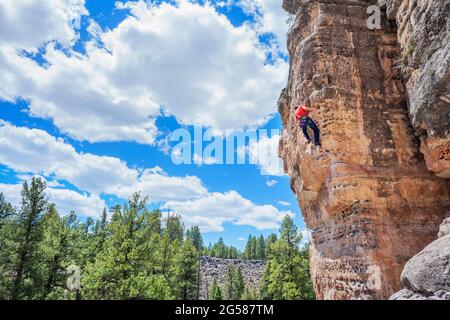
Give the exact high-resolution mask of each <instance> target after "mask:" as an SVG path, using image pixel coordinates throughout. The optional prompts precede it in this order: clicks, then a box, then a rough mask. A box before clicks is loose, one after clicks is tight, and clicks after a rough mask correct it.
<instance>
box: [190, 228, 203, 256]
mask: <svg viewBox="0 0 450 320" xmlns="http://www.w3.org/2000/svg"><path fill="white" fill-rule="evenodd" d="M188 232H189V236H186V238H187V239H189V240H190V241H191V242H192V244H193V245H194V247H195V249H196V250H197V251H198V252H202V251H203V238H202V234H201V233H200V228H199V227H198V226H192V227H191V229H190V230H188Z"/></svg>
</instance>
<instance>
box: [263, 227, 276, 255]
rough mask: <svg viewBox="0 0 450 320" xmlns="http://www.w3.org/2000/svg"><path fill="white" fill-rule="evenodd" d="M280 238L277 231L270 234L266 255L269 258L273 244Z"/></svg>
mask: <svg viewBox="0 0 450 320" xmlns="http://www.w3.org/2000/svg"><path fill="white" fill-rule="evenodd" d="M277 240H278V237H277V235H276V234H275V233H271V234H269V236H268V237H267V240H266V253H265V257H266V258H269V257H271V255H272V252H271V246H272V245H273V244H274V243H275V242H276V241H277Z"/></svg>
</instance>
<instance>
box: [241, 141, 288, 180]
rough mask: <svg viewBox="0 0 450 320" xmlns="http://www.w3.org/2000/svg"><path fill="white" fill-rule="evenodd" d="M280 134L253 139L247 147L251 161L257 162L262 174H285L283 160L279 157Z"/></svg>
mask: <svg viewBox="0 0 450 320" xmlns="http://www.w3.org/2000/svg"><path fill="white" fill-rule="evenodd" d="M279 141H280V136H279V135H278V134H274V135H272V136H271V137H270V138H269V137H267V136H263V137H260V138H259V140H258V141H252V142H251V143H250V145H249V147H248V148H247V152H248V153H249V155H250V160H251V163H256V164H257V165H258V166H259V167H260V169H261V174H263V175H271V176H284V175H285V173H284V171H283V161H282V160H281V159H280V158H279V157H278V143H279Z"/></svg>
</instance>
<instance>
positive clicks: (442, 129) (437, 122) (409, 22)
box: [386, 0, 450, 178]
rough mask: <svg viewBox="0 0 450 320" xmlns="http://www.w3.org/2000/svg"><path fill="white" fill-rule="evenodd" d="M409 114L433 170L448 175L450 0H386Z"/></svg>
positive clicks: (449, 144) (449, 156)
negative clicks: (398, 48) (394, 25)
mask: <svg viewBox="0 0 450 320" xmlns="http://www.w3.org/2000/svg"><path fill="white" fill-rule="evenodd" d="M386 6H387V12H388V17H389V18H390V19H393V20H395V21H396V23H397V26H398V40H399V43H400V46H401V49H402V55H401V58H400V64H401V68H402V73H403V76H404V81H405V84H406V90H407V94H408V97H409V114H410V118H411V121H412V124H413V126H414V128H415V131H416V134H417V135H419V136H420V139H421V149H420V150H421V151H422V153H423V154H424V155H425V160H426V164H427V167H428V169H429V170H431V171H433V172H435V173H436V175H438V176H439V177H444V178H450V14H449V12H450V0H439V1H429V0H387V1H386Z"/></svg>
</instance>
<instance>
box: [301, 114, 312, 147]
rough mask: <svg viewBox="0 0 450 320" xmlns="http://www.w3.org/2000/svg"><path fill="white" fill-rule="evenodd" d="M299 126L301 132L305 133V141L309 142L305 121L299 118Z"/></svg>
mask: <svg viewBox="0 0 450 320" xmlns="http://www.w3.org/2000/svg"><path fill="white" fill-rule="evenodd" d="M300 128H302V131H303V134H304V135H305V138H306V143H310V142H311V138H310V137H309V133H308V126H307V124H306V121H304V120H300Z"/></svg>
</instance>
